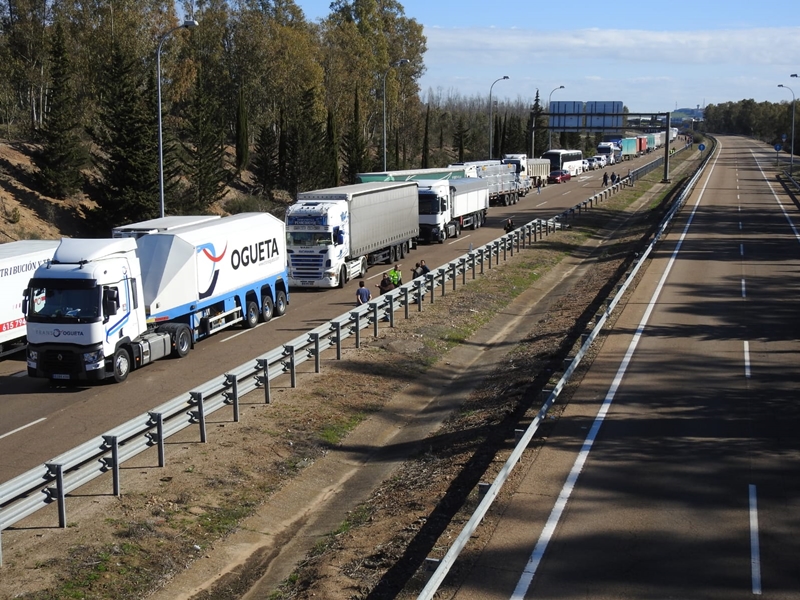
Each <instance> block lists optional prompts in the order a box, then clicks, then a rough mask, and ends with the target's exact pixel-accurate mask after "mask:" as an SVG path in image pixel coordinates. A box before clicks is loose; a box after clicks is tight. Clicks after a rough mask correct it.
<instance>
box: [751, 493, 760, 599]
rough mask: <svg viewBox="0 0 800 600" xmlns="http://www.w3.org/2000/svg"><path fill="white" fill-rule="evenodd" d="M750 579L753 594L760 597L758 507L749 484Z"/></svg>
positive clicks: (754, 494)
mask: <svg viewBox="0 0 800 600" xmlns="http://www.w3.org/2000/svg"><path fill="white" fill-rule="evenodd" d="M750 577H751V578H752V580H753V593H754V594H755V595H757V596H760V595H761V550H760V549H759V546H758V506H757V504H756V486H754V485H753V484H750Z"/></svg>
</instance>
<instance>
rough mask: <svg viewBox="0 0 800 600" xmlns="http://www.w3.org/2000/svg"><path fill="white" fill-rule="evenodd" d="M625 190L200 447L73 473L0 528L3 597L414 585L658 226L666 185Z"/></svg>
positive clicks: (254, 406)
mask: <svg viewBox="0 0 800 600" xmlns="http://www.w3.org/2000/svg"><path fill="white" fill-rule="evenodd" d="M693 162H694V161H688V162H687V163H684V165H685V166H684V167H678V168H687V167H688V165H689V163H692V164H693ZM676 171H677V169H676ZM657 179H658V177H657V176H653V181H656V180H657ZM677 179H678V178H677V177H675V178H674V179H673V181H677ZM637 186H639V188H638V189H637V188H633V189H629V190H628V191H626V192H624V193H622V194H619V195H618V196H616V197H615V198H614V199H612V200H610V201H607V202H606V203H604V204H603V205H601V207H599V208H596V209H592V210H591V211H588V212H587V213H585V214H584V215H583V216H581V217H580V220H579V221H576V222H574V224H573V226H572V228H571V229H568V230H564V231H559V232H558V233H556V234H551V236H549V237H548V238H547V239H546V240H545V241H543V242H541V243H538V244H536V245H535V246H534V247H533V248H532V249H529V250H524V251H522V252H520V253H517V254H515V256H514V257H511V258H510V259H509V260H508V261H507V262H506V263H505V264H503V265H502V267H501V268H494V269H492V270H491V271H487V272H486V273H485V275H484V276H483V277H480V278H478V279H477V280H476V281H474V282H469V283H468V285H466V286H461V285H460V284H459V289H458V291H457V292H456V293H451V292H450V290H449V289H448V291H447V294H446V295H445V296H444V297H441V298H440V297H439V296H437V298H436V302H435V303H434V304H425V305H424V306H423V313H422V314H418V313H416V312H413V311H412V313H411V318H409V319H408V320H406V319H403V318H402V315H401V313H397V317H396V319H395V327H394V328H389V327H388V324H386V325H387V326H382V327H381V329H380V335H379V336H378V337H377V338H372V337H366V336H365V337H364V338H362V346H361V348H359V349H355V348H352V347H351V348H350V349H349V350H347V351H346V352H345V355H344V356H343V360H341V361H335V360H333V359H332V358H329V357H325V358H323V365H322V373H321V374H319V375H315V374H314V373H313V372H311V371H313V364H311V365H309V363H305V365H308V371H309V372H307V373H304V374H302V375H301V378H300V382H299V385H298V387H297V388H295V389H291V388H289V387H288V382H278V383H277V385H273V388H272V389H273V392H274V395H273V403H272V404H271V405H264V404H263V403H262V398H260V397H248V398H247V399H246V402H245V404H244V405H243V409H242V421H241V422H240V423H233V422H232V421H231V420H230V415H220V416H217V415H215V422H214V423H210V424H209V438H210V443H209V444H206V445H202V444H199V443H198V441H197V440H196V439H193V438H192V437H191V436H190V435H189V434H187V435H186V437H183V438H181V439H178V440H174V441H173V440H170V444H169V449H168V451H167V456H168V463H167V466H166V467H165V468H164V469H158V468H154V463H155V458H154V456H151V455H148V454H146V455H144V456H142V457H141V458H140V459H138V463H137V464H135V465H131V466H129V467H127V468H126V469H125V470H124V474H123V478H124V486H123V489H124V490H125V494H124V495H123V496H122V497H120V498H115V497H113V496H111V495H109V490H108V488H109V487H110V484H109V483H108V482H97V483H95V484H92V485H91V486H87V489H86V490H81V493H80V495H81V496H84V499H82V500H76V499H72V500H71V502H70V527H68V528H67V529H66V530H58V529H52V528H51V527H52V523H53V521H54V516H53V514H45V513H48V512H49V511H42V514H37V515H34V516H33V517H31V518H30V519H29V520H28V521H30V522H27V521H26V523H25V526H24V528H20V529H13V530H9V531H6V532H4V533H3V551H4V554H3V560H4V567H3V568H2V570H3V571H2V572H3V577H2V583H0V598H12V597H18V598H36V599H45V598H63V597H76V598H141V597H145V596H147V597H151V598H155V599H159V600H162V599H163V600H166V599H175V598H197V599H200V598H215V599H224V598H265V597H270V598H275V599H278V598H312V597H316V598H330V599H338V598H394V597H399V598H405V597H408V598H410V597H413V596H414V595H415V592H416V591H418V590H419V589H420V587H421V584H422V582H423V580H424V579H423V576H422V574H421V573H420V568H419V567H420V565H421V564H422V561H423V560H424V558H425V557H426V556H437V555H443V554H444V551H446V547H447V540H448V539H452V538H454V537H455V535H457V533H458V530H459V529H460V527H461V525H463V522H464V521H465V520H466V519H465V515H468V514H469V512H470V510H471V509H472V508H474V506H475V505H476V504H477V491H476V487H477V483H478V482H480V481H491V479H492V478H493V473H494V472H496V470H497V469H499V468H500V467H501V466H502V464H503V462H504V458H503V457H504V456H505V455H507V453H508V452H510V450H511V448H512V447H513V432H514V429H515V428H517V427H519V426H520V423H524V422H525V421H526V419H529V418H530V415H529V412H530V411H533V412H535V411H536V410H538V407H539V405H540V403H539V402H538V399H539V396H540V394H539V392H540V390H541V389H542V388H543V387H545V386H546V385H547V384H548V383H549V382H550V381H551V380H552V378H553V377H556V375H558V374H559V371H560V370H561V368H562V363H563V358H564V357H565V356H567V355H568V354H569V352H570V351H571V350H572V349H573V348H574V346H575V344H576V343H577V341H578V340H579V338H580V334H581V333H582V332H583V331H585V329H586V327H587V326H588V324H589V323H590V322H591V320H592V319H593V317H594V314H595V313H596V312H597V310H598V309H599V307H600V305H601V304H602V302H603V300H604V298H605V297H606V296H607V295H608V293H609V292H610V291H611V289H612V287H613V285H614V282H615V281H616V280H617V279H618V278H619V277H620V276H621V275H622V274H623V273H624V271H625V269H626V267H627V265H628V264H629V262H630V260H631V256H632V253H633V252H635V251H636V249H637V248H639V246H640V245H641V243H642V240H643V239H645V238H646V237H647V235H648V232H649V230H650V229H651V227H652V226H653V224H654V223H655V222H657V218H658V216H659V214H660V211H659V210H658V209H657V208H654V205H655V200H656V199H658V198H659V197H660V195H661V194H662V193H663V189H661V187H660V186H658V185H656V186H655V187H654V188H653V189H652V190H651V192H649V193H648V194H644V195H641V189H642V188H643V187H644V183H639V184H637ZM362 335H363V334H362ZM251 396H258V395H257V394H256V395H251ZM565 399H566V400H568V397H566V398H565ZM553 416H554V417H556V418H557V416H558V415H557V410H556V411H554V414H553ZM547 428H548V426H545V427H544V428H543V431H542V433H541V436H537V440H536V442H535V443H534V444H532V448H531V452H530V453H528V454H526V457H525V459H524V461H523V462H524V463H525V464H529V463H530V462H532V461H535V456H536V447H537V446H538V445H541V444H543V443H546V439H547V434H548V429H547ZM525 464H522V465H521V466H522V467H523V468H524V467H525ZM511 489H513V481H512V482H511V485H510V486H509V490H511ZM499 501H500V502H502V498H500V499H499ZM36 527H41V529H35V528H36ZM478 538H480V536H478ZM479 546H480V543H479V540H478V543H477V544H476V548H475V549H470V552H469V553H468V554H470V553H472V552H476V551H478V549H479Z"/></svg>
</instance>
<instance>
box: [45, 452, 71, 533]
mask: <svg viewBox="0 0 800 600" xmlns="http://www.w3.org/2000/svg"><path fill="white" fill-rule="evenodd" d="M47 470H48V471H50V474H51V475H52V476H53V477H54V478H55V480H56V489H55V490H53V488H47V493H48V495H49V496H50V497H51V498H52V497H53V495H54V494H55V500H56V502H57V503H58V526H59V527H61V529H66V527H67V499H66V496H65V495H64V467H63V465H55V464H52V463H49V464H47Z"/></svg>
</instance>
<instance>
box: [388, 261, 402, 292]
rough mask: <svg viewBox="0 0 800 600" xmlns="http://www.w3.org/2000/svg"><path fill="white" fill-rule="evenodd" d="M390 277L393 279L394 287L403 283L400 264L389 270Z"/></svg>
mask: <svg viewBox="0 0 800 600" xmlns="http://www.w3.org/2000/svg"><path fill="white" fill-rule="evenodd" d="M389 279H391V280H392V284H393V285H394V287H399V286H401V285H403V275H402V274H401V273H400V265H395V266H394V268H393V269H392V270H391V271H389Z"/></svg>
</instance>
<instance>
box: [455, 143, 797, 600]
mask: <svg viewBox="0 0 800 600" xmlns="http://www.w3.org/2000/svg"><path fill="white" fill-rule="evenodd" d="M721 146H722V147H721V151H720V153H719V155H718V157H717V159H716V160H715V161H713V162H712V165H713V167H710V168H709V169H707V172H706V175H705V176H704V177H703V178H702V179H701V181H700V183H699V184H698V186H697V188H696V190H695V191H694V193H693V194H692V196H691V198H690V199H689V201H688V202H687V204H686V206H685V207H684V209H683V211H682V214H681V215H680V216H679V218H678V219H677V221H676V223H675V225H674V226H673V227H672V230H671V233H670V235H669V236H667V238H666V239H665V240H664V241H663V242H662V243H661V244H660V247H659V248H658V251H657V252H656V254H655V256H654V258H653V261H652V263H651V264H650V266H649V267H648V269H647V272H646V274H645V275H644V277H643V279H642V281H641V283H640V284H639V285H638V287H637V289H636V290H635V292H633V294H632V296H631V298H630V300H629V302H628V303H627V305H626V307H625V308H624V310H623V311H622V312H621V314H620V316H619V318H618V320H617V322H616V323H615V324H614V326H613V328H612V329H611V331H610V333H609V337H608V339H607V340H606V341H605V343H604V345H603V347H602V349H601V351H600V354H599V356H598V358H597V359H596V361H595V363H594V364H593V366H592V368H591V369H590V371H589V373H588V374H587V376H586V377H585V378H584V380H583V382H582V384H581V386H580V389H579V390H578V391H577V392H576V394H575V396H574V397H573V399H572V401H571V402H570V404H569V406H568V407H567V409H566V410H565V412H564V414H563V416H562V418H561V419H560V421H559V424H558V426H557V427H556V429H555V431H554V433H553V434H551V435H550V437H549V438H548V441H547V443H546V445H545V447H544V448H543V449H542V450H541V452H540V454H539V456H538V457H537V459H536V461H535V462H534V463H533V467H532V468H531V469H530V470H529V472H528V473H527V474H526V476H525V478H524V481H523V482H522V483H521V485H520V487H519V488H518V489H517V491H516V494H515V495H514V498H513V500H512V501H511V503H510V504H509V505H508V506H507V508H506V510H505V512H504V514H503V516H502V519H501V520H500V522H499V524H498V525H497V527H496V528H495V530H494V532H493V535H492V539H491V541H490V542H489V544H488V545H487V546H486V547H485V549H484V550H483V552H482V553H481V556H480V559H479V561H478V564H477V565H476V566H475V567H473V568H472V569H471V576H470V577H469V579H468V580H467V581H466V582H465V583H464V584H463V585H462V586H461V588H460V590H459V592H458V593H457V594H456V596H455V598H458V599H459V600H464V599H472V598H481V599H482V600H491V599H494V598H515V599H522V598H592V599H593V600H602V599H612V598H613V599H617V600H619V599H628V598H630V599H634V598H635V599H642V598H681V599H684V598H703V599H716V598H719V599H726V600H729V599H735V598H748V597H752V596H753V595H763V596H764V597H767V598H780V599H782V598H786V599H789V598H798V597H799V595H800V591H799V590H800V576H798V572H797V566H796V565H797V562H798V558H800V520H798V515H800V510H799V509H800V434H798V428H799V427H800V407H799V405H798V403H797V382H798V381H800V341H799V340H800V324H798V318H797V317H798V304H797V301H796V298H797V296H798V293H800V233H799V232H798V227H800V206H799V205H798V204H797V203H796V202H793V200H792V199H791V198H790V197H789V196H788V195H787V194H786V193H785V191H784V190H783V188H782V187H781V186H780V184H778V183H777V181H776V179H775V177H774V174H772V173H768V172H767V171H769V170H770V169H771V167H772V165H773V164H774V153H773V152H772V151H771V150H770V149H769V148H768V147H766V146H764V145H762V144H756V143H754V142H752V141H751V140H746V139H743V138H731V137H722V138H721Z"/></svg>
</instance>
